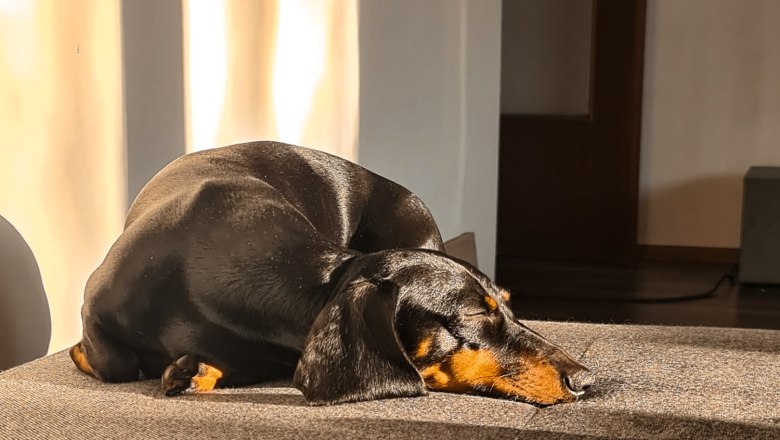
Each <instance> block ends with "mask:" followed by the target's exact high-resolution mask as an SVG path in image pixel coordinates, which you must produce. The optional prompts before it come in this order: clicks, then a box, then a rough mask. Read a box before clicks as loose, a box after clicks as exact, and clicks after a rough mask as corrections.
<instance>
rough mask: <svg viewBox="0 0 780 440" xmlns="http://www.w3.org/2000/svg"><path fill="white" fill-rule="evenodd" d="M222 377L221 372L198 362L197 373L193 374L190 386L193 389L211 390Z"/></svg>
mask: <svg viewBox="0 0 780 440" xmlns="http://www.w3.org/2000/svg"><path fill="white" fill-rule="evenodd" d="M221 378H222V372H221V371H219V369H217V368H216V367H212V366H211V365H209V364H205V363H203V362H201V363H199V364H198V374H197V375H195V376H193V378H192V381H191V382H190V383H191V385H190V388H191V389H192V390H194V391H211V390H213V389H214V387H216V386H217V381H218V380H219V379H221Z"/></svg>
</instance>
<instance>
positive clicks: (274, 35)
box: [0, 0, 358, 352]
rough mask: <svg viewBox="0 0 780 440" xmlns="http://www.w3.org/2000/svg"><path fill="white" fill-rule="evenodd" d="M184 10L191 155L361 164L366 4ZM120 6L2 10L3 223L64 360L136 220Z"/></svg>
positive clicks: (44, 1) (280, 2)
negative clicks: (29, 271) (43, 303)
mask: <svg viewBox="0 0 780 440" xmlns="http://www.w3.org/2000/svg"><path fill="white" fill-rule="evenodd" d="M127 1H133V0H127ZM182 1H183V10H184V12H183V17H182V20H183V25H184V29H185V30H184V32H185V35H184V42H185V44H184V46H185V47H183V48H182V50H183V51H184V57H185V71H184V72H181V74H182V75H183V76H184V77H185V81H186V84H187V90H186V102H183V103H181V108H182V111H183V112H184V113H186V116H187V120H188V128H187V130H188V133H187V139H188V144H189V146H188V148H189V150H190V151H191V150H199V149H203V148H208V147H214V146H219V145H226V144H229V143H234V142H240V141H245V140H255V139H275V140H280V141H285V142H290V143H294V144H299V145H304V146H309V147H313V148H319V149H322V150H325V151H329V152H332V153H335V154H338V155H340V156H342V157H346V158H350V159H354V158H355V157H356V151H355V148H356V141H357V127H358V125H357V124H358V121H357V107H358V59H357V57H358V41H357V20H358V19H357V0H256V1H238V0H234V1H227V0H198V1H196V0H182ZM120 6H121V4H120V0H68V1H60V0H0V215H2V216H3V217H5V218H6V219H8V221H10V222H11V224H13V225H14V226H15V227H16V228H17V229H18V230H19V232H20V233H21V234H22V235H23V237H24V238H25V239H26V240H27V242H28V243H29V245H30V247H31V249H32V251H33V253H34V254H35V256H36V258H37V260H38V264H39V266H40V270H41V275H42V278H43V282H44V287H45V289H46V292H47V296H48V300H49V304H50V310H51V315H52V316H51V320H52V339H51V343H50V347H49V350H50V352H52V351H57V350H60V349H63V348H66V347H68V346H70V345H71V344H73V343H75V342H77V341H78V340H79V338H80V337H81V319H80V315H79V310H80V307H81V304H82V300H83V291H84V284H85V282H86V280H87V278H88V276H89V275H90V274H91V273H92V271H93V270H94V269H95V267H97V265H98V264H100V262H101V261H102V259H103V257H104V256H105V254H106V252H107V250H108V248H109V247H110V246H111V244H112V243H113V242H114V240H115V239H116V237H117V235H118V234H119V233H120V232H121V228H122V224H123V222H124V215H125V206H126V203H127V201H126V200H125V199H126V196H125V194H126V186H127V177H126V176H127V169H126V167H127V165H126V162H127V161H126V157H125V129H126V127H125V124H124V111H125V105H124V100H123V83H122V78H123V69H125V68H126V67H127V66H123V65H122V32H121V31H122V30H121V17H120V13H121V12H120V11H121V7H120ZM128 62H132V61H128ZM136 67H137V66H136ZM149 68H150V69H154V68H155V67H154V66H149ZM166 74H167V73H166Z"/></svg>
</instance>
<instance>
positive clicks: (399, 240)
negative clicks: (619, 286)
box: [70, 142, 593, 405]
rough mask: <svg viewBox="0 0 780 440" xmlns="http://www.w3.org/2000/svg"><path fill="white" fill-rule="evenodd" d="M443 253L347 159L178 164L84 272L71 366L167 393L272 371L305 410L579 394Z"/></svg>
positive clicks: (383, 185)
mask: <svg viewBox="0 0 780 440" xmlns="http://www.w3.org/2000/svg"><path fill="white" fill-rule="evenodd" d="M443 249H444V247H443V244H442V240H441V237H440V235H439V231H438V229H437V227H436V224H435V222H434V220H433V218H432V216H431V214H430V212H429V211H428V209H427V208H426V207H425V206H424V205H423V203H422V202H421V201H420V199H419V198H417V197H416V196H414V195H413V194H412V193H410V192H409V191H408V190H407V189H405V188H403V187H401V186H400V185H398V184H396V183H393V182H391V181H389V180H387V179H384V178H382V177H380V176H378V175H376V174H374V173H371V172H370V171H368V170H366V169H364V168H361V167H360V166H358V165H355V164H353V163H351V162H348V161H345V160H342V159H339V158H337V157H334V156H331V155H329V154H326V153H323V152H320V151H315V150H309V149H306V148H303V147H293V146H290V145H285V144H281V143H276V142H254V143H247V144H242V145H234V146H230V147H224V148H219V149H214V150H208V151H203V152H199V153H193V154H188V155H185V156H183V157H181V158H179V159H177V160H175V161H173V162H172V163H171V164H170V165H168V166H167V167H166V168H164V169H163V170H162V171H160V172H159V173H158V174H157V175H156V176H155V177H154V178H153V179H152V180H151V181H150V182H149V183H148V184H147V185H146V187H144V189H143V190H142V191H141V193H140V194H139V195H138V197H137V198H136V200H135V202H134V203H133V205H132V207H131V208H130V212H129V214H128V216H127V222H126V224H125V228H124V232H123V233H122V234H121V235H120V236H119V238H118V239H117V241H116V243H115V244H114V245H113V246H112V247H111V249H110V251H109V252H108V255H107V256H106V258H105V260H104V261H103V263H102V264H101V265H100V266H99V267H98V268H97V269H96V270H95V272H94V273H93V274H92V275H91V276H90V278H89V280H88V282H87V285H86V289H85V295H84V296H85V298H84V306H83V309H82V318H83V328H84V333H83V338H82V340H81V342H79V343H78V344H76V345H75V346H74V347H73V348H71V350H70V356H71V358H72V359H73V362H74V363H75V364H76V366H77V367H78V368H79V369H80V370H81V371H83V372H85V373H87V374H90V375H92V376H94V377H96V378H98V379H100V380H103V381H106V382H125V381H132V380H138V379H141V378H162V388H163V390H164V392H165V394H166V395H175V394H178V393H181V392H183V391H186V390H197V391H208V390H211V389H213V388H215V387H230V386H240V385H247V384H253V383H257V382H260V381H263V380H267V379H270V378H276V377H280V376H288V377H289V376H293V377H294V383H295V386H296V387H297V388H298V389H299V390H301V392H302V393H303V395H304V396H305V398H306V400H307V401H308V402H309V403H311V404H314V405H322V404H325V405H327V404H336V403H342V402H355V401H362V400H371V399H383V398H391V397H411V396H421V395H424V394H426V392H427V391H426V390H433V391H446V392H455V393H469V394H479V395H487V396H494V397H501V398H508V399H514V400H520V401H524V402H528V403H532V404H536V405H550V404H554V403H559V402H571V401H574V400H576V399H577V398H578V397H579V396H580V395H581V394H583V393H584V392H585V390H586V389H587V388H588V387H589V386H590V385H591V384H592V383H593V375H592V374H591V373H590V372H589V371H588V369H587V368H585V367H584V366H582V365H580V364H579V363H577V362H576V361H574V360H573V359H572V358H571V357H569V356H568V355H567V354H566V353H565V352H564V351H563V350H561V349H560V348H558V347H556V346H555V345H553V344H551V343H550V342H548V341H547V340H545V339H544V338H543V337H542V336H540V335H539V334H538V333H536V332H534V331H533V330H531V329H529V328H528V327H526V326H524V325H523V324H521V323H520V322H519V321H518V320H517V319H516V318H515V317H514V316H513V314H512V312H511V310H510V308H509V306H508V301H509V294H508V292H507V291H505V290H502V289H501V288H499V287H497V286H496V285H495V284H494V283H493V282H492V281H490V279H488V277H486V276H485V275H483V274H482V273H481V272H479V271H478V270H477V269H475V268H474V267H472V266H471V265H469V264H468V263H466V262H463V261H460V260H458V259H456V258H453V257H450V256H447V255H446V254H444V253H443V252H442V251H443Z"/></svg>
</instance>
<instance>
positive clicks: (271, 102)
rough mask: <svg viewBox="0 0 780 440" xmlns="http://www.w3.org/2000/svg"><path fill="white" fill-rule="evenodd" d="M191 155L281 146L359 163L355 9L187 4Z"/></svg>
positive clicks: (287, 1)
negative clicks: (252, 143) (237, 146)
mask: <svg viewBox="0 0 780 440" xmlns="http://www.w3.org/2000/svg"><path fill="white" fill-rule="evenodd" d="M184 29H185V66H186V67H185V70H186V72H185V82H186V95H187V98H186V101H187V105H186V111H187V139H188V148H189V150H190V151H193V150H194V151H197V150H202V149H204V148H211V147H214V146H220V145H226V144H230V143H235V142H240V141H246V140H257V139H274V140H279V141H283V142H289V143H292V144H297V145H305V146H309V147H313V148H318V149H322V150H325V151H329V152H332V153H335V154H338V155H340V156H342V157H346V158H350V159H354V158H355V156H356V153H355V148H356V142H357V129H358V92H359V84H358V76H359V75H358V41H357V0H266V1H256V2H237V1H208V2H204V1H193V0H184Z"/></svg>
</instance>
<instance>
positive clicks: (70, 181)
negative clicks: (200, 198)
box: [0, 0, 125, 351]
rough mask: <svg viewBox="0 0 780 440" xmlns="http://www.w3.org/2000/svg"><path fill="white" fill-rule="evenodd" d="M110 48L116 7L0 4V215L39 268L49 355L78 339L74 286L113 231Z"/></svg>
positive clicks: (116, 130) (120, 156)
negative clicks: (47, 313)
mask: <svg viewBox="0 0 780 440" xmlns="http://www.w3.org/2000/svg"><path fill="white" fill-rule="evenodd" d="M120 48H121V45H120V34H119V3H118V1H106V0H73V1H67V2H62V1H54V0H51V1H44V0H39V1H8V2H0V215H2V216H3V217H5V218H6V219H8V221H9V222H10V223H11V224H13V225H14V226H15V227H16V228H17V229H18V231H19V232H20V233H21V235H22V236H23V237H24V239H25V240H26V241H27V243H28V244H29V245H30V248H31V249H32V251H33V253H34V254H35V257H36V259H37V261H38V264H39V265H40V270H41V275H42V278H43V284H44V288H45V289H46V293H47V295H48V300H49V305H50V310H51V321H52V338H51V343H50V351H55V350H59V349H62V348H65V347H67V346H69V345H71V344H73V343H75V342H77V341H78V340H79V339H80V337H81V319H80V315H79V310H80V307H81V303H82V297H83V291H84V284H85V282H86V279H87V277H88V276H89V274H90V273H91V272H92V270H94V268H95V267H96V266H97V265H98V264H99V262H100V261H102V259H103V257H104V255H105V253H106V251H107V249H108V246H110V244H111V243H112V242H113V240H114V239H115V238H116V236H117V234H118V233H119V231H120V230H121V226H122V221H123V218H122V217H123V213H124V203H125V200H124V194H125V192H124V190H125V188H124V183H123V182H124V180H125V169H124V139H123V136H124V134H123V128H122V127H123V124H122V112H121V108H122V107H121V103H122V89H121V71H120V65H121V51H120ZM22 294H23V292H22Z"/></svg>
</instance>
